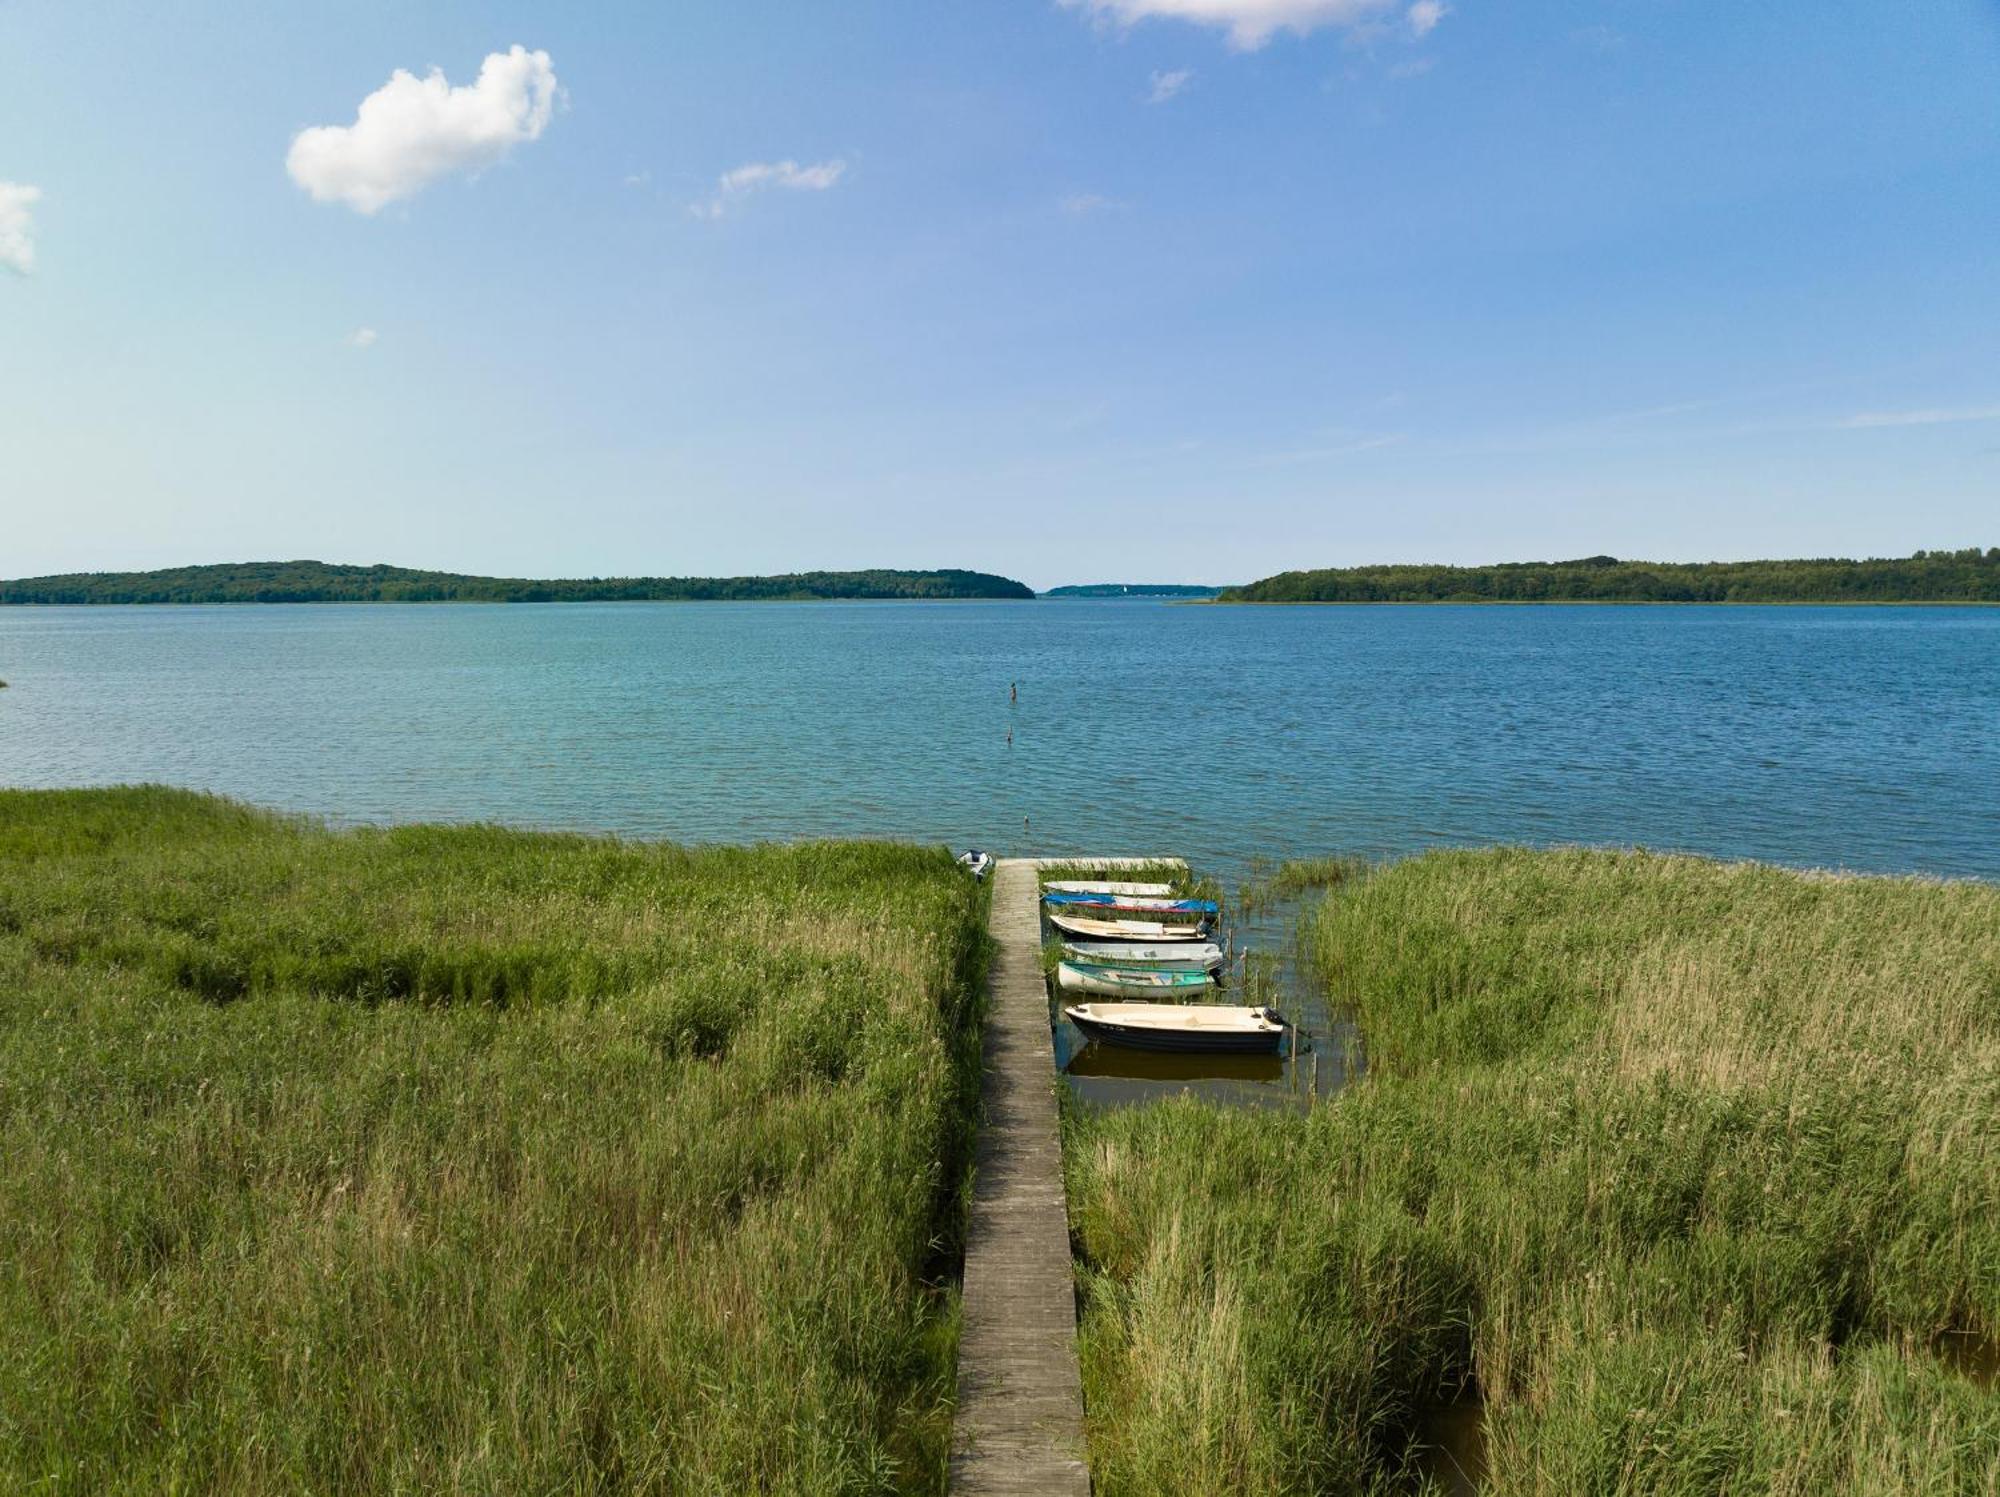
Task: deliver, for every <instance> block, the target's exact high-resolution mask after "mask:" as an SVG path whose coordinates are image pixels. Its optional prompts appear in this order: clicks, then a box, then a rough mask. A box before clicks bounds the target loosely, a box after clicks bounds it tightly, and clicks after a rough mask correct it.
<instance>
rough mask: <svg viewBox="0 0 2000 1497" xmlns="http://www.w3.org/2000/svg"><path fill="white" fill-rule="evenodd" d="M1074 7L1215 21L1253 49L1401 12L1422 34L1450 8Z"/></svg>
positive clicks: (1312, 3) (1281, 3) (1359, 4)
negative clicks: (1288, 35) (1284, 36)
mask: <svg viewBox="0 0 2000 1497" xmlns="http://www.w3.org/2000/svg"><path fill="white" fill-rule="evenodd" d="M1062 3H1063V4H1064V5H1066V6H1068V7H1070V8H1071V9H1073V10H1083V11H1087V12H1089V13H1090V14H1091V15H1092V16H1095V17H1097V18H1098V19H1099V20H1102V21H1107V22H1110V23H1112V24H1115V25H1120V26H1131V25H1134V24H1136V23H1137V22H1140V21H1145V20H1153V19H1165V20H1177V21H1189V22H1192V23H1194V24H1195V25H1198V26H1214V27H1217V28H1219V29H1221V30H1223V31H1226V32H1227V33H1228V34H1229V45H1230V46H1232V47H1235V48H1237V49H1238V50H1239V51H1244V52H1249V51H1254V50H1255V49H1257V48H1258V47H1261V46H1263V45H1264V44H1265V43H1266V42H1268V41H1270V40H1271V38H1272V37H1274V36H1276V35H1277V34H1278V33H1279V32H1280V31H1289V32H1292V33H1293V34H1294V35H1297V36H1304V35H1306V34H1307V33H1308V32H1312V31H1318V30H1320V29H1321V28H1323V27H1328V26H1332V27H1356V26H1361V25H1364V24H1369V23H1380V22H1382V21H1384V20H1387V19H1390V18H1393V17H1394V16H1395V15H1396V14H1397V13H1398V12H1399V11H1400V12H1401V13H1402V14H1403V16H1404V18H1405V19H1406V20H1407V21H1408V23H1409V26H1410V29H1411V30H1412V31H1414V32H1415V33H1416V34H1417V35H1418V36H1423V35H1425V34H1427V33H1428V32H1429V31H1430V30H1431V29H1432V28H1433V27H1435V26H1436V25H1437V23H1438V22H1439V21H1440V20H1442V19H1443V18H1444V17H1445V16H1446V15H1447V14H1448V13H1449V12H1448V8H1447V7H1446V6H1445V5H1444V3H1443V0H1416V3H1415V4H1413V5H1410V6H1409V7H1408V8H1407V9H1405V8H1404V5H1403V0H1062Z"/></svg>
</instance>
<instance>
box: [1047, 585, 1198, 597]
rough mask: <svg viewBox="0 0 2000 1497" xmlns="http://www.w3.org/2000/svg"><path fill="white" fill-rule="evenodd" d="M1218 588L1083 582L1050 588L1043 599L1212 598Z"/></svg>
mask: <svg viewBox="0 0 2000 1497" xmlns="http://www.w3.org/2000/svg"><path fill="white" fill-rule="evenodd" d="M1221 591H1222V589H1221V588H1219V587H1201V586H1197V585H1194V584H1189V583H1180V582H1083V583H1071V584H1069V585H1068V586H1066V587H1052V588H1050V589H1049V590H1048V591H1047V592H1045V593H1043V594H1042V596H1043V597H1044V598H1213V597H1214V596H1215V595H1216V594H1217V593H1219V592H1221Z"/></svg>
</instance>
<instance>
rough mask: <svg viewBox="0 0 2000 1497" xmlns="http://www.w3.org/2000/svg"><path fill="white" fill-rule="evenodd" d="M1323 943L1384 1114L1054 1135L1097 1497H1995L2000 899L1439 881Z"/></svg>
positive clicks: (1249, 1117) (1668, 865)
mask: <svg viewBox="0 0 2000 1497" xmlns="http://www.w3.org/2000/svg"><path fill="white" fill-rule="evenodd" d="M1310 934H1311V937H1312V939H1313V942H1314V944H1315V946H1316V948H1317V956H1318V959H1319V964H1320V967H1321V969H1322V971H1323V973H1324V974H1325V978H1326V981H1327V982H1328V984H1329V986H1330V988H1331V991H1332V995H1333V997H1334V999H1335V1001H1336V1002H1341V1003H1344V1004H1347V1005H1350V1006H1351V1007H1352V1009H1353V1010H1354V1012H1355V1014H1356V1016H1357V1018H1358V1021H1359V1023H1360V1026H1361V1029H1362V1032H1363V1034H1364V1036H1365V1039H1366V1043H1367V1046H1368V1052H1369V1054H1368V1059H1369V1068H1368V1078H1367V1079H1366V1080H1365V1081H1363V1082H1362V1083H1361V1084H1359V1085H1357V1086H1356V1087H1354V1088H1352V1089H1351V1090H1349V1091H1348V1092H1346V1093H1344V1094H1342V1095H1341V1096H1340V1097H1339V1098H1337V1099H1336V1100H1334V1101H1332V1102H1330V1103H1327V1104H1324V1105H1322V1106H1320V1107H1319V1108H1317V1109H1315V1110H1314V1111H1313V1112H1312V1113H1311V1114H1310V1115H1287V1116H1274V1115H1272V1114H1269V1113H1262V1112H1258V1113H1250V1112H1238V1111H1229V1110H1225V1109H1221V1108H1215V1107H1204V1106H1200V1105H1197V1104H1194V1103H1191V1102H1185V1101H1183V1102H1174V1103H1165V1104H1160V1105H1157V1106H1153V1107H1149V1108H1132V1109H1124V1110H1119V1111H1116V1112H1107V1113H1100V1114H1095V1115H1088V1116H1085V1115H1076V1116H1072V1117H1071V1118H1070V1119H1069V1122H1068V1151H1067V1157H1068V1170H1069V1185H1070V1194H1071V1205H1072V1212H1073V1220H1074V1225H1075V1231H1076V1236H1077V1240H1078V1242H1079V1244H1080V1248H1081V1252H1082V1256H1083V1259H1084V1266H1085V1267H1084V1272H1085V1290H1084V1296H1085V1315H1084V1333H1083V1334H1084V1356H1085V1379H1086V1391H1087V1395H1088V1405H1089V1418H1090V1426H1091V1437H1092V1446H1091V1449H1092V1459H1093V1469H1094V1473H1095V1475H1096V1477H1097V1481H1098V1489H1099V1490H1100V1491H1101V1492H1105V1493H1113V1494H1116V1493H1136V1492H1166V1493H1210V1492H1213V1493H1221V1492H1253V1493H1258V1492H1267V1493H1279V1492H1315V1491H1329V1492H1332V1491H1387V1490H1410V1489H1412V1487H1414V1486H1415V1485H1417V1483H1418V1481H1419V1477H1418V1474H1417V1468H1416V1466H1415V1465H1414V1464H1413V1461H1412V1457H1413V1454H1414V1447H1415V1446H1416V1445H1417V1444H1419V1443H1420V1442H1421V1440H1422V1437H1423V1432H1424V1429H1425V1419H1426V1411H1427V1410H1429V1409H1432V1408H1434V1407H1435V1406H1436V1405H1437V1404H1438V1403H1440V1402H1441V1401H1446V1400H1450V1399H1452V1398H1454V1397H1460V1396H1464V1395H1466V1394H1467V1393H1469V1392H1476V1393H1478V1394H1480V1395H1483V1397H1484V1399H1485V1403H1486V1413H1487V1436H1488V1457H1489V1462H1490V1480H1491V1485H1492V1489H1493V1490H1495V1491H1498V1492H1508V1493H1516V1492H1518V1493H1571V1492H1574V1493H1618V1492H1629V1493H1640V1492H1646V1493H1658V1492H1665V1493H1688V1494H1693V1493H1710V1492H1783V1493H1798V1494H1806V1493H1821V1492H1871V1493H1873V1492H1936V1493H1989V1494H1990V1493H1993V1492H1995V1491H1996V1490H2000V1394H1996V1392H1995V1390H1994V1389H1993V1387H1992V1386H1991V1382H1990V1378H1982V1377H1980V1376H1975V1375H1973V1370H1972V1369H1969V1367H1968V1362H1969V1361H1976V1360H1977V1358H1976V1357H1974V1358H1967V1357H1965V1356H1963V1355H1955V1354H1951V1353H1953V1352H1954V1351H1955V1350H1957V1351H1962V1349H1963V1348H1965V1347H1968V1346H1970V1347H1974V1348H1978V1347H1985V1348H1989V1349H1990V1348H1991V1347H1992V1346H1993V1344H1994V1339H1995V1337H1996V1335H2000V890H1996V889H1994V888H1992V887H1990V886H1981V885H1971V884H1940V883H1934V882H1925V881H1919V880H1892V879H1856V878H1835V877H1826V876H1815V875H1810V874H1799V873H1790V872H1784V871H1780V870H1776V869H1771V868H1766V867H1757V866H1745V865H1730V866H1725V865H1720V864H1715V863H1710V862H1705V861H1701V860H1697V859H1691V858H1669V857H1655V856H1646V855H1642V854H1613V853H1597V852H1524V851H1513V850H1506V851H1491V852H1477V853H1437V854H1431V855H1427V856H1425V857H1421V858H1418V859H1415V860H1412V861H1410V862H1406V863H1402V864H1399V865H1396V866H1394V867H1391V868H1388V869H1386V870H1382V871H1378V872H1375V873H1373V874H1370V875H1368V876H1366V877H1364V878H1362V879H1360V880H1358V881H1357V882H1354V883H1350V884H1347V885H1344V886H1342V887H1341V888H1338V889H1336V890H1335V891H1334V892H1333V893H1332V894H1331V895H1330V896H1329V897H1328V899H1327V901H1326V903H1325V905H1324V907H1323V908H1322V909H1321V911H1320V912H1319V914H1318V915H1317V916H1316V917H1315V918H1314V920H1313V921H1312V923H1311V926H1310Z"/></svg>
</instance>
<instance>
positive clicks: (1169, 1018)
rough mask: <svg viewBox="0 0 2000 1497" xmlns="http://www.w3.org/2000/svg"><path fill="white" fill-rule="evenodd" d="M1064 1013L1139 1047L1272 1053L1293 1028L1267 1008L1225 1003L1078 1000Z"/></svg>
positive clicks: (1092, 1031) (1099, 1033)
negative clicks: (1244, 1006)
mask: <svg viewBox="0 0 2000 1497" xmlns="http://www.w3.org/2000/svg"><path fill="white" fill-rule="evenodd" d="M1063 1015H1064V1017H1065V1018H1067V1019H1068V1020H1069V1021H1070V1022H1071V1023H1072V1024H1074V1025H1076V1027H1077V1028H1078V1029H1081V1030H1082V1031H1083V1032H1084V1033H1085V1034H1087V1035H1089V1036H1090V1037H1091V1038H1092V1039H1095V1040H1102V1041H1104V1042H1105V1043H1107V1044H1112V1045H1127V1046H1130V1047H1132V1048H1134V1049H1138V1050H1183V1051H1185V1050H1211V1051H1230V1052H1235V1053H1238V1054H1241V1053H1245V1052H1250V1053H1270V1052H1274V1051H1276V1050H1277V1049H1278V1048H1279V1047H1280V1046H1282V1045H1283V1044H1284V1042H1285V1034H1286V1032H1287V1030H1288V1029H1289V1027H1290V1026H1289V1025H1287V1024H1286V1023H1285V1021H1284V1020H1283V1019H1282V1018H1281V1017H1279V1016H1278V1015H1277V1014H1275V1013H1274V1012H1272V1011H1271V1010H1270V1009H1268V1008H1242V1007H1238V1006H1236V1005H1234V1004H1224V1003H1073V1004H1071V1005H1069V1006H1068V1007H1067V1008H1065V1009H1064V1010H1063Z"/></svg>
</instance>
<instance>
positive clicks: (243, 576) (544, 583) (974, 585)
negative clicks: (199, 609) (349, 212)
mask: <svg viewBox="0 0 2000 1497" xmlns="http://www.w3.org/2000/svg"><path fill="white" fill-rule="evenodd" d="M1032 597H1034V592H1033V590H1032V589H1030V588H1029V587H1027V586H1026V585H1025V584H1023V583H1019V582H1016V581H1014V580H1013V579H1011V578H1008V577H996V576H994V575H992V574H991V573H988V572H967V571H961V570H958V569H957V568H951V567H947V568H942V569H940V570H937V571H930V572H911V571H890V570H882V569H873V570H869V571H862V572H792V573H787V574H785V575H783V576H775V577H573V578H553V579H539V580H538V579H534V578H524V577H473V576H466V575H463V574H461V573H457V572H424V571H417V570H414V569H412V568H409V567H391V566H369V567H361V566H339V565H335V564H332V563H328V562H321V561H253V562H238V563H226V564H223V565H219V566H199V567H174V568H171V569H169V570H166V571H157V572H75V573H70V574H68V575H66V576H60V577H24V578H21V579H19V580H17V581H13V582H0V604H5V603H44V604H62V603H602V602H651V601H666V602H681V601H686V602H710V601H713V602H723V601H731V600H746V599H748V600H768V601H805V600H810V599H817V598H829V599H831V598H1032Z"/></svg>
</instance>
